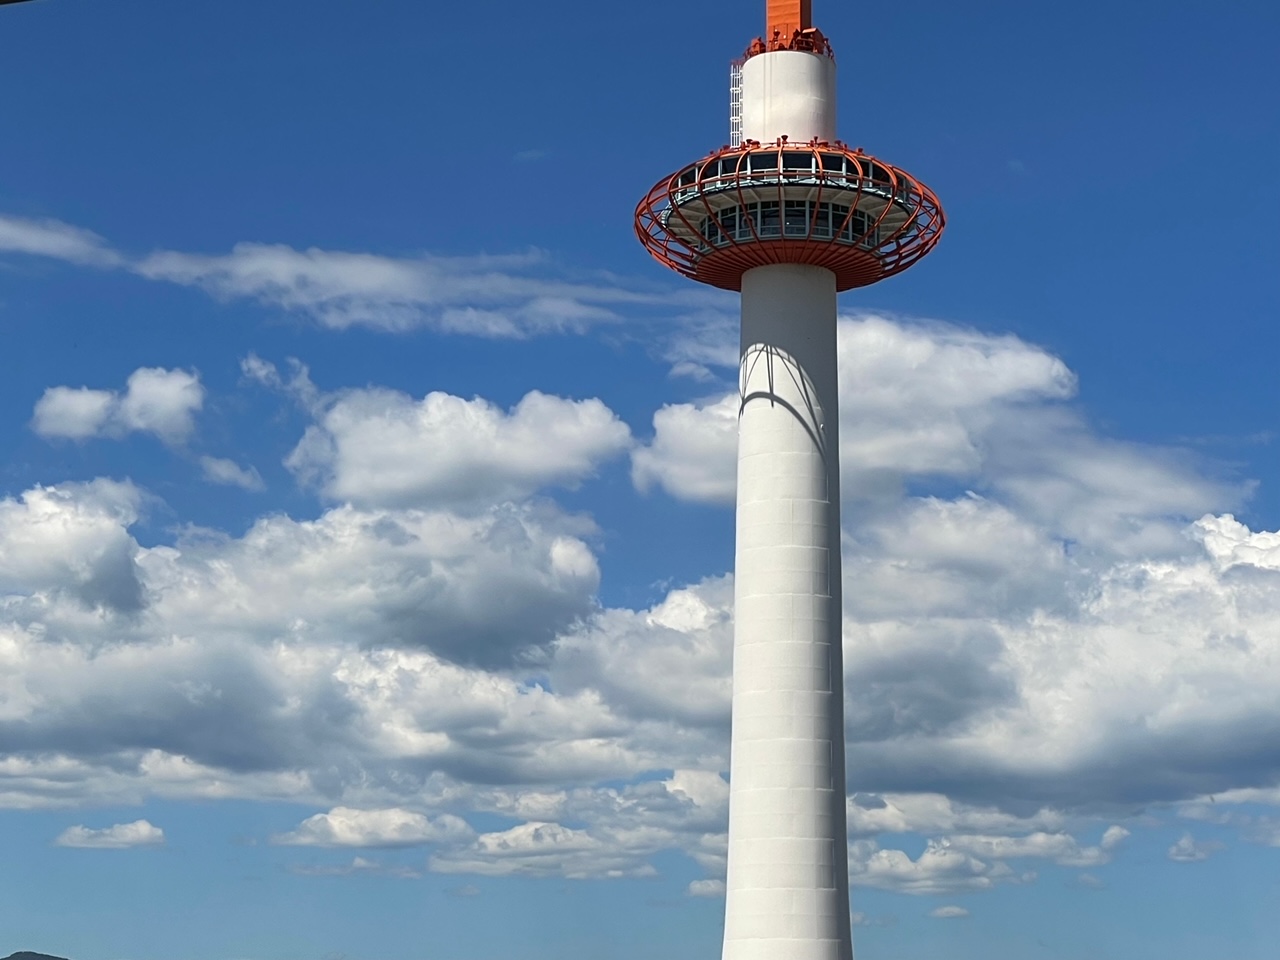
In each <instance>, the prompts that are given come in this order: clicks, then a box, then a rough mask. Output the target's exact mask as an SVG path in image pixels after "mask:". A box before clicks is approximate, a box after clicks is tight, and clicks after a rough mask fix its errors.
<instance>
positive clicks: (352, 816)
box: [271, 807, 475, 847]
mask: <svg viewBox="0 0 1280 960" xmlns="http://www.w3.org/2000/svg"><path fill="white" fill-rule="evenodd" d="M474 833H475V831H473V830H472V829H471V828H470V827H469V826H467V823H466V821H465V820H462V819H461V818H459V817H455V816H451V815H449V814H442V815H441V816H438V817H436V818H435V819H432V818H430V817H428V816H426V815H424V814H421V813H416V812H414V811H412V810H402V809H399V808H395V807H393V808H390V809H386V810H355V809H352V808H351V807H334V808H333V809H332V810H330V811H329V812H328V813H317V814H315V815H314V816H310V817H307V819H305V820H303V821H302V823H300V824H299V825H298V827H297V829H295V830H292V831H290V832H289V833H283V834H278V835H276V836H274V837H272V838H271V842H272V843H275V844H280V845H282V846H294V847H413V846H419V845H421V844H427V843H439V842H442V841H446V842H449V841H458V840H463V839H470V838H471V837H472V836H474Z"/></svg>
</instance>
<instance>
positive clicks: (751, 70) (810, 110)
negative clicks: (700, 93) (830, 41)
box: [742, 50, 836, 143]
mask: <svg viewBox="0 0 1280 960" xmlns="http://www.w3.org/2000/svg"><path fill="white" fill-rule="evenodd" d="M742 136H743V138H745V139H747V140H759V141H760V142H761V143H772V142H773V141H774V140H777V139H779V138H780V137H787V138H788V139H791V140H794V141H796V142H797V143H804V142H806V141H808V140H813V139H815V138H816V139H818V140H834V139H835V138H836V65H835V61H834V60H832V59H831V58H830V57H826V56H822V55H820V54H814V53H807V52H805V51H802V50H773V51H770V52H769V53H761V54H757V55H756V56H754V57H751V58H750V59H749V60H747V62H746V63H744V64H743V65H742Z"/></svg>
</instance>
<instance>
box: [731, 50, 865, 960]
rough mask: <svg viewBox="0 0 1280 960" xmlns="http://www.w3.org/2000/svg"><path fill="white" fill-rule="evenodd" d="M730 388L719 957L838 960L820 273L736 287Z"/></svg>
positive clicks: (841, 847)
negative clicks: (733, 446)
mask: <svg viewBox="0 0 1280 960" xmlns="http://www.w3.org/2000/svg"><path fill="white" fill-rule="evenodd" d="M768 56H772V54H770V55H768ZM806 56H807V55H806ZM760 59H764V57H763V56H759V57H754V58H752V60H751V61H748V63H751V62H754V61H755V60H760ZM815 59H816V58H815ZM741 386H742V411H741V417H740V421H739V432H738V512H737V557H736V566H735V571H736V573H735V589H736V596H735V614H734V615H735V631H734V646H733V655H734V662H733V744H732V754H731V759H730V799H729V872H728V879H727V884H726V903H725V940H724V954H723V957H724V960H851V958H852V956H853V948H852V940H851V936H850V924H849V878H848V853H847V846H846V826H845V788H844V782H845V781H844V717H843V714H844V710H843V699H842V698H843V681H842V677H843V672H842V656H841V647H840V642H841V625H840V611H841V605H840V507H839V504H840V488H839V464H838V462H837V451H838V450H839V446H840V438H839V429H838V423H837V410H838V406H837V392H836V391H837V386H836V286H835V275H834V274H833V273H831V271H829V270H826V269H824V268H822V267H813V266H805V265H800V264H783V265H778V266H767V267H757V268H756V269H754V270H750V271H748V272H747V273H746V274H745V275H744V276H743V278H742V368H741Z"/></svg>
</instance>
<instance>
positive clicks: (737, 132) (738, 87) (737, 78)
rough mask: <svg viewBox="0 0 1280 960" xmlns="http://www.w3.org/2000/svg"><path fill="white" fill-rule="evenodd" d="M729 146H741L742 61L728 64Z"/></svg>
mask: <svg viewBox="0 0 1280 960" xmlns="http://www.w3.org/2000/svg"><path fill="white" fill-rule="evenodd" d="M729 146H731V147H740V146H742V61H741V60H734V61H733V62H732V63H730V64H729Z"/></svg>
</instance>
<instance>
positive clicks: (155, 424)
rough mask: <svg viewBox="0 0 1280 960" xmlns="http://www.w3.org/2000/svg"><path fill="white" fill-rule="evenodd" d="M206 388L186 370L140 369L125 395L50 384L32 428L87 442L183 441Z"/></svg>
mask: <svg viewBox="0 0 1280 960" xmlns="http://www.w3.org/2000/svg"><path fill="white" fill-rule="evenodd" d="M203 405H204V387H203V386H201V384H200V379H199V377H197V376H196V375H195V374H192V373H188V372H187V371H186V370H164V369H161V368H158V367H140V368H139V369H137V370H135V371H134V372H133V373H131V374H130V375H129V379H128V381H127V382H126V385H125V390H124V392H123V393H117V392H114V391H108V390H91V389H89V388H87V387H79V388H73V387H50V388H49V389H47V390H45V392H44V395H43V396H41V398H40V399H39V401H37V403H36V406H35V412H34V414H33V416H32V418H31V428H32V429H33V430H34V431H35V432H36V433H38V434H39V435H40V436H42V437H46V438H55V437H57V438H65V439H69V440H87V439H90V438H92V437H122V436H124V435H126V434H129V433H151V434H154V435H155V436H157V437H159V438H160V439H161V440H163V441H164V442H165V443H168V444H180V443H183V442H184V441H186V440H187V438H188V437H190V436H191V433H192V431H193V430H194V429H195V414H196V413H197V412H198V411H199V410H200V409H201V407H202V406H203Z"/></svg>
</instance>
